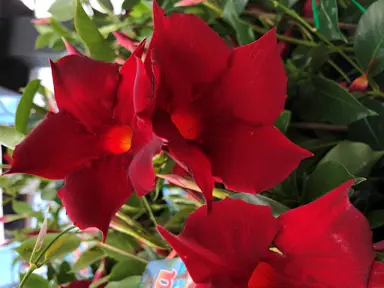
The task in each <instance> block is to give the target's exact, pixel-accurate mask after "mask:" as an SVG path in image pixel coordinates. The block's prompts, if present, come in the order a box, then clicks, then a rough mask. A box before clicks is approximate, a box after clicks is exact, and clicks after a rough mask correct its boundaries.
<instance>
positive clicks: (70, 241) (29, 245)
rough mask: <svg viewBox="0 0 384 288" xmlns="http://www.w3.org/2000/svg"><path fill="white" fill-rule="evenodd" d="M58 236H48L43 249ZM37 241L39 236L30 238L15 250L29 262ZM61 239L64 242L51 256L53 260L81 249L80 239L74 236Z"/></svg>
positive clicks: (69, 235) (65, 236)
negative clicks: (78, 248)
mask: <svg viewBox="0 0 384 288" xmlns="http://www.w3.org/2000/svg"><path fill="white" fill-rule="evenodd" d="M57 235H58V234H56V233H50V234H47V235H46V237H45V239H44V244H43V246H42V248H41V249H45V247H46V246H47V245H48V244H49V243H51V242H52V240H53V239H55V237H56V236H57ZM36 239H37V236H34V237H31V238H28V239H27V240H25V241H24V242H23V243H21V245H20V246H19V247H17V248H16V249H15V250H16V251H17V252H18V253H19V254H20V256H21V257H22V258H23V259H24V260H25V261H27V262H28V261H29V259H30V258H31V254H32V251H33V248H34V247H35V243H36ZM60 239H62V241H61V242H60V247H58V249H56V250H55V251H54V252H53V253H52V254H51V255H50V259H51V260H55V259H59V258H62V257H64V256H65V255H67V254H69V253H70V252H72V251H74V250H75V249H76V248H77V247H79V245H80V243H81V241H80V238H79V237H77V236H76V235H74V234H66V235H64V236H62V237H61V238H60Z"/></svg>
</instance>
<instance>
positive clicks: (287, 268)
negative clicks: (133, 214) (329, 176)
mask: <svg viewBox="0 0 384 288" xmlns="http://www.w3.org/2000/svg"><path fill="white" fill-rule="evenodd" d="M352 183H353V181H348V182H346V183H345V184H343V185H341V186H340V187H338V188H336V189H335V190H333V191H331V192H329V193H328V194H327V195H325V196H323V197H322V198H320V199H318V200H316V201H314V202H312V203H310V204H308V205H305V206H302V207H299V208H296V209H293V210H290V211H288V212H286V213H284V214H282V215H281V216H280V217H279V218H278V219H274V218H273V217H272V214H271V211H270V209H269V208H268V207H265V206H257V205H252V204H248V203H246V202H243V201H241V200H233V199H230V198H227V199H225V200H223V201H220V202H215V203H213V206H215V207H214V209H212V212H211V213H210V214H209V215H208V216H206V214H205V213H204V211H203V210H202V208H199V209H198V210H197V211H196V212H195V213H193V214H191V216H190V217H189V218H188V220H187V223H186V225H185V228H184V231H183V232H182V233H181V234H180V235H179V236H175V235H172V234H171V233H169V232H168V231H167V230H165V229H164V228H162V227H159V228H158V229H159V232H160V233H161V234H162V236H163V237H164V239H166V240H167V241H168V242H169V244H170V245H171V246H172V247H173V248H174V249H175V250H176V252H177V253H178V254H179V255H180V257H181V258H182V259H183V261H184V262H185V265H186V266H187V268H188V271H189V273H190V275H191V277H192V279H193V280H194V281H195V282H196V283H201V284H211V286H212V287H220V288H226V287H228V288H229V287H250V288H262V287H265V288H267V287H268V288H285V287H286V288H315V287H316V288H317V287H318V288H320V287H321V288H332V287H337V288H352V287H356V288H357V287H359V288H360V287H361V288H363V287H369V288H374V287H383V284H384V264H382V263H380V262H376V261H374V257H375V253H374V251H373V248H372V239H371V232H370V228H369V225H368V222H367V220H366V219H365V217H364V216H363V215H362V214H361V213H360V212H359V211H358V210H357V209H356V208H354V207H353V206H352V205H351V203H350V202H349V200H348V192H349V188H350V187H351V185H352ZM272 242H273V245H274V246H276V247H277V248H278V249H279V251H280V252H281V253H277V252H272V251H271V250H269V249H268V248H269V247H270V245H271V244H272Z"/></svg>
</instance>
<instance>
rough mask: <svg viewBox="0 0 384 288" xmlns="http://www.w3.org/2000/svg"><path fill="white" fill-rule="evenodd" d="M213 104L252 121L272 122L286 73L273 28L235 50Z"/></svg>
mask: <svg viewBox="0 0 384 288" xmlns="http://www.w3.org/2000/svg"><path fill="white" fill-rule="evenodd" d="M227 71H228V72H227V73H226V74H225V76H224V77H223V78H222V80H221V84H220V85H219V86H218V89H217V90H216V93H215V95H214V97H213V100H214V103H212V105H215V106H218V108H217V109H218V110H221V111H222V112H221V113H224V112H225V111H228V113H230V115H234V116H236V117H238V118H239V119H242V120H244V121H247V122H249V123H252V124H256V125H258V124H269V125H274V123H275V121H276V119H277V117H278V116H279V115H280V113H281V112H282V111H283V110H284V104H285V99H286V95H287V92H286V88H287V87H286V86H287V76H286V74H285V70H284V65H283V62H282V60H281V58H280V51H279V48H278V46H277V39H276V29H272V30H271V31H269V32H268V33H266V34H265V35H264V36H263V37H261V38H260V39H259V40H257V41H256V42H253V43H251V44H249V45H246V46H241V47H239V48H236V49H235V50H234V53H233V54H232V56H231V59H230V67H229V69H228V70H227Z"/></svg>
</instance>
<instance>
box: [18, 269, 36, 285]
mask: <svg viewBox="0 0 384 288" xmlns="http://www.w3.org/2000/svg"><path fill="white" fill-rule="evenodd" d="M36 269H37V266H36V265H35V264H31V265H30V266H29V269H28V271H27V273H25V274H24V276H23V279H21V281H20V284H19V286H18V288H22V287H23V286H24V284H25V283H26V282H27V280H28V277H29V276H31V275H32V273H33V271H35V270H36Z"/></svg>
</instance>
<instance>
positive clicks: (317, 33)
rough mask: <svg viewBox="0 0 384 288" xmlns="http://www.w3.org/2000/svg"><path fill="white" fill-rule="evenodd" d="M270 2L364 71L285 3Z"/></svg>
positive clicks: (352, 64)
mask: <svg viewBox="0 0 384 288" xmlns="http://www.w3.org/2000/svg"><path fill="white" fill-rule="evenodd" d="M272 3H273V4H274V5H275V7H279V8H280V9H282V10H283V11H284V12H285V13H286V14H287V15H289V16H291V17H293V18H294V19H296V20H297V21H299V22H300V23H302V24H303V25H304V26H305V27H306V28H307V29H308V30H309V31H311V32H312V33H313V34H314V35H316V36H317V37H318V38H319V39H320V40H321V41H323V42H324V43H326V44H327V45H328V46H330V47H331V48H332V49H334V51H336V52H338V53H339V54H340V55H341V56H342V57H343V58H344V59H345V60H346V61H347V62H349V64H351V66H352V67H354V68H355V69H356V70H357V71H359V72H360V73H361V74H363V73H364V71H363V70H362V69H361V68H360V66H359V65H357V64H356V63H355V62H354V61H353V60H352V59H351V58H350V57H349V56H348V55H347V54H345V53H344V51H343V50H342V49H341V48H340V47H338V46H335V45H334V44H333V43H332V42H331V41H329V40H328V39H327V38H326V37H324V36H323V35H322V34H321V33H319V32H318V31H317V30H316V29H314V28H313V27H312V26H311V25H310V24H309V23H308V22H307V21H306V20H305V19H304V18H302V17H301V16H300V15H299V14H297V13H296V12H295V11H293V10H291V9H289V8H288V7H286V6H285V5H283V4H281V3H280V2H278V1H276V0H272Z"/></svg>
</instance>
